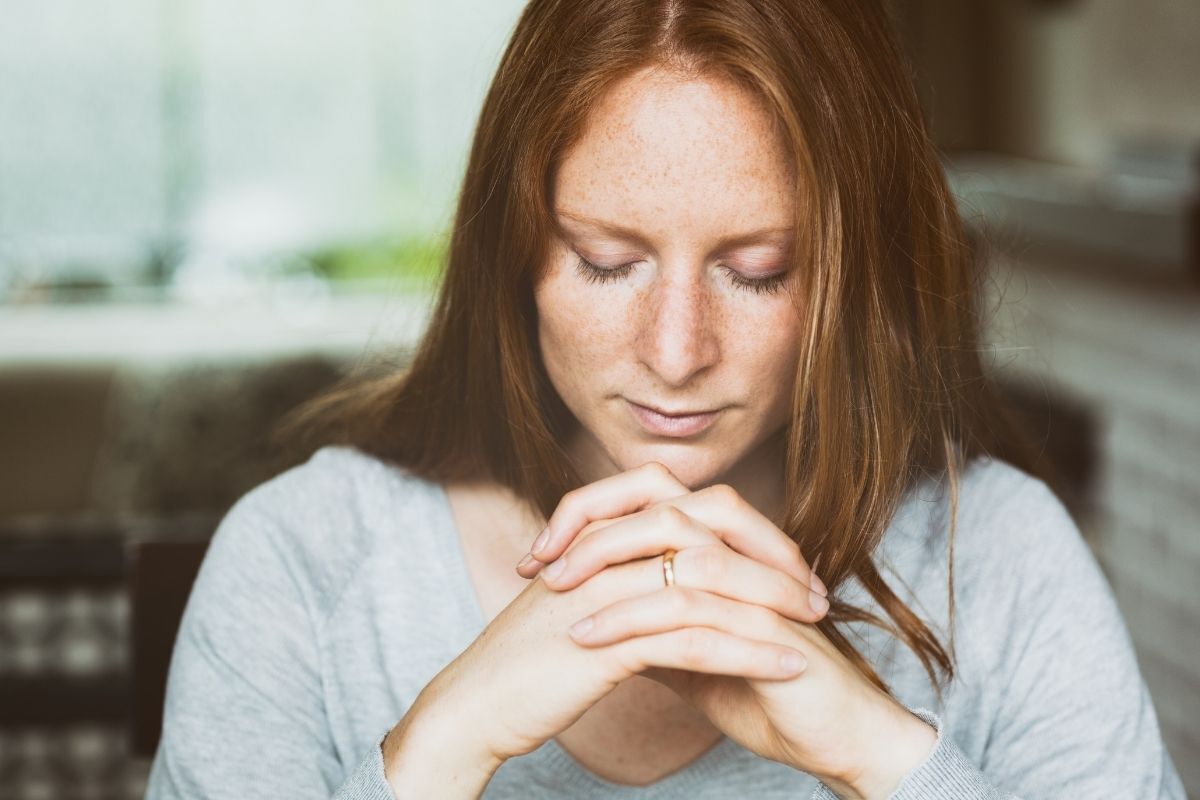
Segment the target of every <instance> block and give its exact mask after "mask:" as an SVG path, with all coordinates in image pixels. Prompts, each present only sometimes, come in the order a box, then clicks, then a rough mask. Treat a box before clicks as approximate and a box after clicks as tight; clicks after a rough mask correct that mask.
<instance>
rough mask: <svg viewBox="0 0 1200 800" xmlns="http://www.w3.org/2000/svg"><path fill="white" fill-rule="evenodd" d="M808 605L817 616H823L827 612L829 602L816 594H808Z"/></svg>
mask: <svg viewBox="0 0 1200 800" xmlns="http://www.w3.org/2000/svg"><path fill="white" fill-rule="evenodd" d="M808 604H809V605H810V606H812V610H813V611H815V612H817V613H818V614H824V613H825V612H826V611H828V610H829V601H828V600H826V599H825V598H824V597H822V596H821V595H819V594H817V593H816V592H809V593H808Z"/></svg>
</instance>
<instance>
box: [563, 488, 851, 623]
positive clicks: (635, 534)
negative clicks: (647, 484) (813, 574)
mask: <svg viewBox="0 0 1200 800" xmlns="http://www.w3.org/2000/svg"><path fill="white" fill-rule="evenodd" d="M668 549H673V550H676V551H677V552H676V554H675V560H674V567H675V582H676V585H678V586H690V587H694V588H697V589H703V590H705V591H709V592H715V593H717V594H720V595H723V596H725V597H730V598H733V599H737V600H743V601H745V602H750V603H757V604H758V605H763V606H767V607H769V608H773V609H775V610H776V611H778V612H779V613H780V614H783V615H785V616H787V617H790V618H792V619H795V620H798V621H800V622H817V621H818V620H820V619H822V618H823V617H824V616H825V614H826V612H828V611H829V602H828V601H827V600H826V599H825V597H824V596H823V595H820V594H818V593H816V592H814V591H813V590H812V587H810V586H808V585H807V584H806V583H804V582H803V581H798V580H796V578H794V577H793V576H792V575H790V574H789V573H787V572H783V571H781V570H779V569H777V568H776V567H775V566H773V565H770V564H764V563H762V562H761V561H757V560H755V559H754V558H750V557H748V556H745V555H742V554H741V553H739V552H737V551H736V550H732V549H730V548H729V547H727V546H726V545H725V543H724V542H723V541H721V540H720V539H718V538H717V537H716V536H715V535H714V534H713V532H712V531H710V530H708V528H707V527H706V526H704V525H701V524H700V523H698V522H697V521H696V520H694V519H693V518H692V517H690V516H688V515H687V514H685V513H683V512H682V511H680V510H679V509H678V508H677V507H675V506H673V505H670V504H662V505H658V506H655V507H654V508H651V509H647V510H645V511H642V512H639V513H637V514H634V515H633V516H630V517H626V518H625V519H623V520H620V521H619V522H614V523H612V524H611V525H609V526H607V527H605V528H604V529H603V530H602V531H599V532H598V533H597V534H596V535H594V536H588V537H587V538H585V539H582V540H580V541H579V542H578V543H577V544H576V545H575V547H574V548H573V549H572V550H571V551H570V552H569V553H567V554H566V555H564V556H562V557H560V558H558V559H557V560H555V561H554V563H553V564H551V565H550V566H549V567H548V568H547V569H545V570H543V572H542V576H541V577H542V580H543V581H544V582H545V583H546V585H547V586H549V587H550V588H551V589H554V590H556V591H566V590H568V589H572V588H574V587H575V586H577V585H579V584H580V583H582V582H583V581H585V580H588V579H589V578H591V577H593V576H595V575H597V574H599V573H600V572H602V571H603V570H604V569H605V568H607V567H609V566H613V565H616V564H624V563H626V562H630V561H634V560H638V559H640V560H641V561H642V562H644V563H645V565H646V566H645V567H642V568H641V569H640V570H639V571H640V572H645V573H647V574H646V578H645V581H646V583H644V584H639V585H645V586H647V587H650V588H652V587H655V586H659V585H662V584H663V581H664V580H665V579H664V576H663V574H662V563H663V562H662V559H661V558H655V557H654V556H657V555H658V554H660V553H663V552H664V551H666V550H668Z"/></svg>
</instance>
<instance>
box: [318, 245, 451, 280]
mask: <svg viewBox="0 0 1200 800" xmlns="http://www.w3.org/2000/svg"><path fill="white" fill-rule="evenodd" d="M446 251H447V240H446V237H445V236H441V235H434V234H409V235H406V236H401V237H396V238H394V239H378V240H371V241H364V242H355V243H351V244H345V245H338V246H336V247H330V248H326V249H324V250H321V251H318V252H316V253H311V254H309V256H308V259H309V261H310V262H311V263H312V265H313V269H314V270H315V271H316V272H317V273H318V274H319V275H322V276H324V277H325V278H328V279H329V280H331V281H334V282H339V283H358V282H377V281H382V280H387V281H393V280H395V281H398V282H400V283H405V284H408V283H416V284H428V283H433V282H435V281H436V280H437V279H438V277H440V276H441V274H442V269H443V267H444V266H445V263H446Z"/></svg>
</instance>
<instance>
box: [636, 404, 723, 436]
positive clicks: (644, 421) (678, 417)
mask: <svg viewBox="0 0 1200 800" xmlns="http://www.w3.org/2000/svg"><path fill="white" fill-rule="evenodd" d="M625 402H626V403H628V404H629V410H630V412H631V413H632V415H633V417H634V419H635V420H636V421H637V422H638V424H639V425H641V426H642V429H643V430H645V431H646V432H647V433H650V434H653V435H655V436H669V437H673V438H683V437H687V436H695V435H696V434H699V433H701V432H703V431H704V430H706V429H707V428H708V427H709V426H711V425H712V424H713V423H714V422H716V420H717V415H718V414H720V413H721V409H719V408H718V409H714V410H712V411H690V410H685V411H681V412H670V413H668V412H667V411H664V410H662V409H657V408H652V407H650V406H644V405H641V404H640V403H635V402H633V401H632V400H628V399H627V400H626V401H625Z"/></svg>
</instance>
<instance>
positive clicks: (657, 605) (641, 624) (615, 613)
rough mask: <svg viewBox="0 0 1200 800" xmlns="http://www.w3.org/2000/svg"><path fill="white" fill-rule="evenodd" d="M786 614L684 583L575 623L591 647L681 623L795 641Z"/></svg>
mask: <svg viewBox="0 0 1200 800" xmlns="http://www.w3.org/2000/svg"><path fill="white" fill-rule="evenodd" d="M783 620H784V618H783V617H782V616H780V615H779V614H778V613H777V612H775V611H773V610H772V609H769V608H766V607H765V606H759V605H755V604H753V603H743V602H741V601H740V600H732V599H730V598H727V597H721V596H720V595H715V594H712V593H711V592H705V591H702V590H699V589H689V588H683V587H679V586H675V587H670V588H663V589H659V590H658V591H656V592H651V593H650V594H645V595H641V596H639V597H631V598H627V599H625V600H619V601H617V602H615V603H612V604H611V605H608V606H606V607H604V608H602V609H600V610H599V611H597V612H595V613H594V614H592V615H591V616H588V617H584V618H583V619H581V620H579V621H578V622H576V623H575V624H574V625H572V626H571V628H570V634H571V638H572V639H574V640H575V641H576V642H578V643H579V644H582V645H585V646H587V647H599V646H603V645H609V644H614V643H616V642H619V641H623V640H625V639H629V638H631V637H634V636H646V635H648V634H651V633H664V632H666V631H671V630H678V629H679V628H691V627H705V628H714V629H716V630H721V631H725V632H726V633H732V634H734V635H735V636H741V637H743V638H746V639H755V640H758V641H762V642H774V643H775V644H783V645H787V646H793V640H794V638H795V637H794V636H789V635H788V632H787V628H786V627H785V625H784V622H783Z"/></svg>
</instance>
